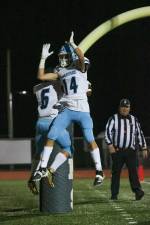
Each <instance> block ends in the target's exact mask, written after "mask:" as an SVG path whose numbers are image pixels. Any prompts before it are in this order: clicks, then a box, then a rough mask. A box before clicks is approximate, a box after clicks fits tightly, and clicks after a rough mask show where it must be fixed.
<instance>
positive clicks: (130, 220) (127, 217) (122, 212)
mask: <svg viewBox="0 0 150 225" xmlns="http://www.w3.org/2000/svg"><path fill="white" fill-rule="evenodd" d="M110 205H111V206H112V207H113V208H114V209H115V210H116V211H118V212H120V215H121V216H122V217H123V219H125V220H128V224H137V221H136V220H135V219H134V218H132V217H131V216H130V214H129V213H127V212H126V210H125V209H123V208H122V207H120V206H118V205H117V202H110Z"/></svg>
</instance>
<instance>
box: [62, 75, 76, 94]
mask: <svg viewBox="0 0 150 225" xmlns="http://www.w3.org/2000/svg"><path fill="white" fill-rule="evenodd" d="M63 84H64V92H65V94H66V95H68V94H69V93H68V86H69V90H73V92H74V93H77V88H78V85H77V83H76V78H75V77H72V78H71V81H70V84H68V85H67V82H66V80H65V79H64V80H63Z"/></svg>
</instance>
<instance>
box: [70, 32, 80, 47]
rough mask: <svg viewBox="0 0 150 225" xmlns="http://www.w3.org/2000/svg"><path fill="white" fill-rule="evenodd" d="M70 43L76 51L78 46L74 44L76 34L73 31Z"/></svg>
mask: <svg viewBox="0 0 150 225" xmlns="http://www.w3.org/2000/svg"><path fill="white" fill-rule="evenodd" d="M69 43H70V45H71V46H72V47H73V48H74V49H76V48H77V47H78V46H77V45H76V44H75V43H74V32H73V31H72V32H71V36H70V39H69Z"/></svg>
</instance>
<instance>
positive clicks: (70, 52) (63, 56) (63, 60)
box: [58, 43, 77, 67]
mask: <svg viewBox="0 0 150 225" xmlns="http://www.w3.org/2000/svg"><path fill="white" fill-rule="evenodd" d="M58 58H59V64H60V66H61V67H67V66H69V65H70V64H71V63H72V62H73V61H75V60H76V59H77V55H76V53H75V52H74V49H73V48H72V46H71V45H70V44H69V43H65V44H64V45H63V46H62V47H61V49H60V51H59V53H58Z"/></svg>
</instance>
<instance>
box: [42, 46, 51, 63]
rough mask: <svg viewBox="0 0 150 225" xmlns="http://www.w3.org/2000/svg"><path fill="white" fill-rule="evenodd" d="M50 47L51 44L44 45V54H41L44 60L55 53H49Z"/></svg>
mask: <svg viewBox="0 0 150 225" xmlns="http://www.w3.org/2000/svg"><path fill="white" fill-rule="evenodd" d="M50 46H51V45H50V44H44V45H43V48H42V54H41V58H42V59H46V58H47V57H48V56H50V55H52V54H53V53H54V52H53V51H51V52H49V49H50Z"/></svg>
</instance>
